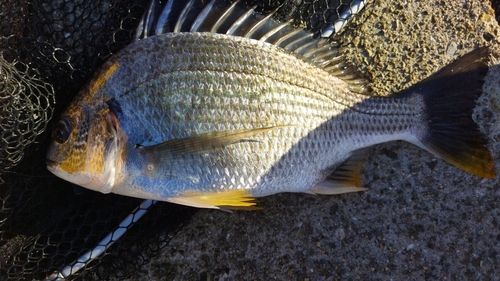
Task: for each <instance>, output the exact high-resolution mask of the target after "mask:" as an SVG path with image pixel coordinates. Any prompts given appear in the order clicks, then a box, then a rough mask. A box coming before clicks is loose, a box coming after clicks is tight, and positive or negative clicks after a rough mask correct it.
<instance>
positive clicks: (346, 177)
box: [309, 149, 368, 195]
mask: <svg viewBox="0 0 500 281" xmlns="http://www.w3.org/2000/svg"><path fill="white" fill-rule="evenodd" d="M367 151H368V150H367V149H362V150H358V151H355V152H354V153H353V154H352V155H351V157H350V158H349V159H348V160H347V161H346V162H344V163H343V164H342V165H340V166H339V167H338V168H337V170H335V171H334V172H333V173H332V174H331V175H330V176H328V177H327V178H326V180H325V181H322V182H320V183H318V184H317V185H316V186H314V187H312V188H311V189H310V190H309V191H310V192H313V193H316V194H327V195H334V194H342V193H348V192H359V191H364V190H366V188H364V187H362V185H363V181H362V180H361V168H362V167H363V164H364V163H365V160H366V154H367Z"/></svg>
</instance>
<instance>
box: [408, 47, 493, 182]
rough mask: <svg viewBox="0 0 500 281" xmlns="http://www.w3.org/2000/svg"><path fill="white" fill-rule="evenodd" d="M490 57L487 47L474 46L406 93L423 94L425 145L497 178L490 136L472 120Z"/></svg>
mask: <svg viewBox="0 0 500 281" xmlns="http://www.w3.org/2000/svg"><path fill="white" fill-rule="evenodd" d="M488 57H489V49H488V48H487V47H483V48H480V49H477V50H474V51H472V52H470V53H469V54H467V55H465V56H463V57H461V58H459V59H457V60H456V61H454V62H453V63H451V64H449V65H448V66H446V67H444V68H443V69H441V70H440V71H439V72H437V73H436V74H434V75H432V76H430V77H429V78H427V79H425V80H423V81H422V82H421V83H419V84H417V85H415V86H413V87H411V88H409V89H408V90H406V91H405V93H406V94H414V93H417V94H420V95H421V96H422V97H423V100H424V104H425V108H426V114H425V115H426V121H427V122H426V123H427V126H426V129H425V130H422V132H421V133H418V134H417V138H418V139H419V142H420V143H419V144H420V145H421V146H422V147H423V148H424V149H426V150H428V151H430V152H431V153H434V154H436V155H437V156H439V157H441V158H443V159H445V160H446V161H448V162H450V163H451V164H453V165H455V166H456V167H458V168H460V169H462V170H464V171H467V172H469V173H472V174H474V175H477V176H480V177H484V178H493V177H495V175H496V173H495V164H494V162H493V158H492V155H491V153H490V151H489V150H488V148H487V140H486V138H485V136H484V135H483V134H482V133H481V132H480V130H479V127H478V125H477V124H476V123H475V122H474V121H473V120H472V112H473V110H474V108H475V106H476V100H477V98H478V97H479V95H480V94H481V93H482V86H483V83H484V77H485V76H486V73H487V72H488V65H487V61H488ZM402 94H403V95H404V93H402Z"/></svg>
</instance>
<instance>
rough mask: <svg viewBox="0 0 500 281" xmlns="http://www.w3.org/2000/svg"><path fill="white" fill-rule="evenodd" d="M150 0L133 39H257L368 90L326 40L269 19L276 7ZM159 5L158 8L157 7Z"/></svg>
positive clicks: (356, 89)
mask: <svg viewBox="0 0 500 281" xmlns="http://www.w3.org/2000/svg"><path fill="white" fill-rule="evenodd" d="M158 1H159V0H152V2H151V5H150V8H149V10H148V11H147V12H146V13H145V14H144V17H143V18H142V20H141V22H140V24H139V27H138V30H137V32H136V39H137V40H140V39H143V38H146V37H150V36H155V35H161V34H163V33H167V32H211V33H220V34H227V35H232V36H239V37H244V38H249V39H254V40H260V41H264V42H267V43H269V44H272V45H275V46H278V47H280V48H283V49H285V50H288V51H290V52H292V53H294V54H296V55H297V57H298V58H301V59H304V60H306V61H309V62H311V63H313V64H315V65H316V66H318V67H320V68H322V69H324V70H325V71H327V72H330V73H331V74H332V75H334V76H336V77H337V78H339V79H342V80H344V81H345V82H347V83H348V84H349V86H350V90H351V91H353V92H357V93H364V94H367V93H369V88H368V86H367V85H368V82H367V81H366V80H365V79H362V78H360V77H361V76H360V75H357V74H355V73H356V72H357V71H355V70H354V68H353V67H351V66H350V65H349V63H346V62H345V60H344V59H343V58H342V56H341V55H340V54H339V51H338V46H337V45H336V44H333V43H332V42H331V41H330V40H329V39H325V38H316V37H315V36H314V34H313V33H312V32H309V31H307V30H303V29H298V28H296V27H294V26H292V24H291V23H292V21H291V20H289V21H286V22H279V21H277V20H275V19H273V15H274V14H275V13H276V12H277V11H278V9H275V10H272V11H271V12H269V13H267V14H260V13H257V12H255V8H256V7H255V6H254V7H250V8H246V7H244V6H243V4H241V3H240V1H239V0H237V1H234V2H233V3H230V2H229V1H221V3H219V1H216V0H211V1H210V2H208V3H206V4H203V3H202V2H200V1H196V0H189V1H181V0H168V1H167V3H165V4H164V5H163V6H162V5H160V4H159V2H158ZM160 7H162V8H160Z"/></svg>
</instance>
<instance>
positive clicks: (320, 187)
mask: <svg viewBox="0 0 500 281" xmlns="http://www.w3.org/2000/svg"><path fill="white" fill-rule="evenodd" d="M365 190H366V188H364V187H358V186H353V185H350V184H348V183H345V182H339V181H334V180H325V181H322V182H320V183H319V184H317V185H316V186H314V187H313V188H311V189H310V190H309V191H311V192H312V193H315V194H324V195H335V194H342V193H349V192H359V191H365Z"/></svg>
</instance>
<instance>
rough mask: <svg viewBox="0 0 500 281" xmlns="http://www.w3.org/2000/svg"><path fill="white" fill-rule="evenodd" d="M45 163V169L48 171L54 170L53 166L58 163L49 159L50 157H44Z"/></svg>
mask: <svg viewBox="0 0 500 281" xmlns="http://www.w3.org/2000/svg"><path fill="white" fill-rule="evenodd" d="M45 164H46V165H47V169H48V170H49V171H53V170H55V168H56V167H57V166H58V165H59V163H58V162H56V161H53V160H50V159H45Z"/></svg>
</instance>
